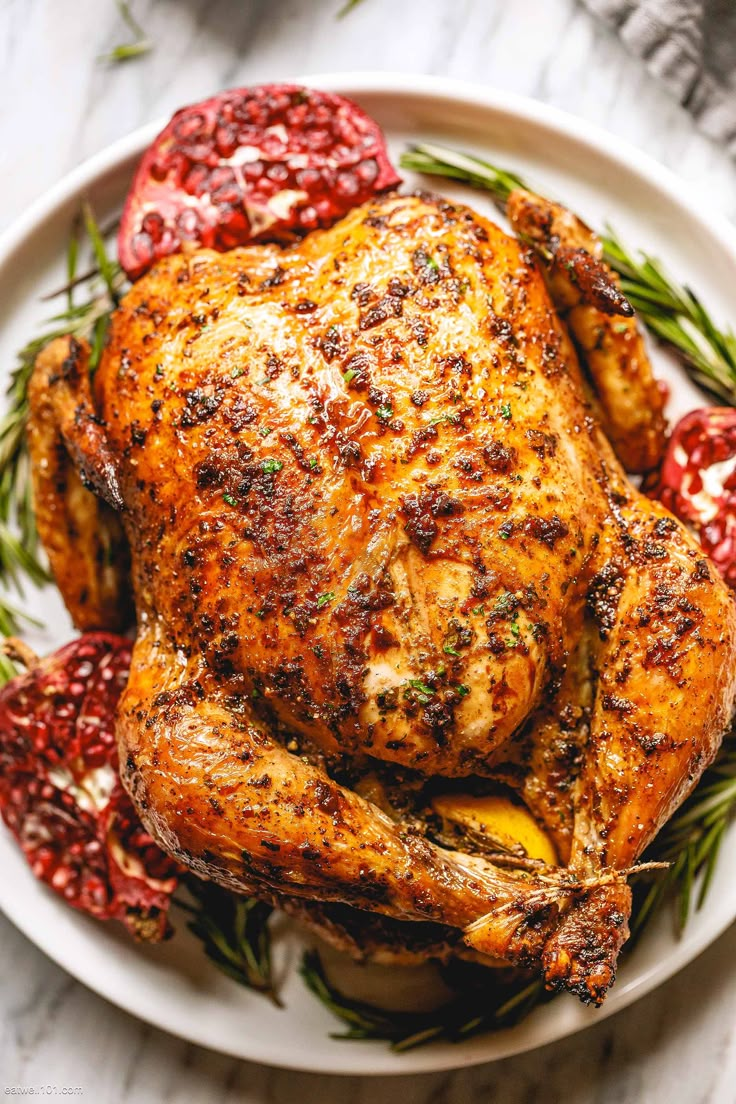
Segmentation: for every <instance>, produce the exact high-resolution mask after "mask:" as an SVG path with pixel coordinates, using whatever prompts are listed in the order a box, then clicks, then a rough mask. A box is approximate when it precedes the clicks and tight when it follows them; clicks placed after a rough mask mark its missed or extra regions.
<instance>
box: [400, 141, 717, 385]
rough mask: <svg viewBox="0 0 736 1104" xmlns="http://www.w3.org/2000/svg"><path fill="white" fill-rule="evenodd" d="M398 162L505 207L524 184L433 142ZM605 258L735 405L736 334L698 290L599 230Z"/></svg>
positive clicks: (646, 318)
mask: <svg viewBox="0 0 736 1104" xmlns="http://www.w3.org/2000/svg"><path fill="white" fill-rule="evenodd" d="M400 164H401V166H402V168H405V169H411V170H412V171H414V172H420V173H427V174H428V175H431V176H443V177H447V178H450V179H452V180H458V181H460V182H462V183H463V184H469V185H471V186H473V187H476V188H482V189H483V190H484V191H486V192H489V193H490V195H491V196H492V197H493V199H494V201H495V202H496V203H497V204H498V206H499V207H500V208H501V209H504V208H505V206H506V204H507V202H508V199H509V196H510V195H511V192H512V191H513V190H514V189H515V188H526V187H527V185H526V184H525V183H524V181H523V180H522V178H521V177H520V176H518V175H517V174H516V173H513V172H506V171H505V170H503V169H499V168H497V167H496V166H495V165H491V164H490V163H489V162H488V161H484V160H483V159H482V158H480V157H475V156H473V155H472V154H466V153H459V152H458V151H457V150H453V149H448V148H446V147H445V146H441V145H437V144H434V143H425V144H423V145H418V146H414V147H412V148H411V149H410V150H407V151H406V152H405V153H403V154H402V156H401V158H400ZM601 241H602V242H603V255H604V259H605V261H606V262H607V264H609V265H610V266H611V268H613V269H614V270H615V271H616V272H617V273H618V274H619V276H620V277H621V288H622V290H623V292H624V294H625V295H626V296H627V298H628V299H629V301H630V302H631V305H632V306H633V307H634V309H635V310H636V311H637V313H638V315H639V317H640V318H641V320H642V322H643V323H644V325H645V326H646V327H647V329H648V330H649V331H650V332H651V333H652V334H654V335H655V337H657V338H659V340H660V341H663V342H664V343H665V344H667V345H668V346H670V347H671V348H672V349H673V350H674V351H675V352H676V353H677V354H678V356H679V358H680V360H681V361H682V363H683V365H684V366H685V368H686V369H687V371H688V372H689V373H690V375H691V376H692V377H693V379H694V380H695V381H696V383H698V384H699V385H700V386H701V387H703V388H705V390H707V391H709V392H710V393H711V394H713V395H716V396H717V397H718V398H719V399H722V400H723V401H725V402H727V403H729V404H730V405H732V406H733V405H736V334H734V332H733V330H732V329H730V328H728V329H719V327H718V326H716V324H715V323H714V322H713V320H712V318H711V317H710V315H709V314H708V312H707V311H706V310H705V308H704V307H703V304H702V303H701V302H700V299H699V298H698V296H697V295H696V294H695V293H694V292H693V291H691V290H690V288H688V287H684V286H681V285H679V284H678V283H677V281H675V280H674V279H673V278H672V277H671V276H670V275H669V273H667V272H666V271H665V269H664V268H663V266H662V264H661V262H660V261H658V260H657V259H656V258H655V257H652V256H650V255H649V254H648V253H644V252H637V253H632V252H631V251H630V250H629V249H627V248H626V246H625V245H624V244H623V243H622V242H621V240H620V239H619V238H618V237H617V236H616V234H615V233H614V232H613V231H612V230H611V229H610V227H607V228H606V231H605V233H603V234H601Z"/></svg>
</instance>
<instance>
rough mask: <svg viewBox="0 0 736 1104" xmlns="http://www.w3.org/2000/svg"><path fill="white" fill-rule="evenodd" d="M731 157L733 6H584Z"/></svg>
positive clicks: (624, 1) (594, 0)
mask: <svg viewBox="0 0 736 1104" xmlns="http://www.w3.org/2000/svg"><path fill="white" fill-rule="evenodd" d="M583 2H584V3H585V4H586V5H587V7H589V8H590V9H591V10H592V11H594V12H595V13H596V14H597V15H600V16H602V17H603V18H604V19H605V20H607V21H608V22H609V23H611V24H612V25H613V26H614V27H615V28H616V29H617V30H618V32H619V34H620V35H621V38H622V39H623V41H624V42H625V43H626V44H627V46H629V47H630V49H632V50H633V51H635V52H636V53H638V54H640V55H641V57H642V58H644V60H645V61H646V63H647V66H648V68H649V69H650V70H651V72H653V73H654V74H655V75H656V76H658V77H660V78H661V79H662V80H663V81H664V82H665V83H666V84H667V85H668V86H669V87H670V88H671V89H672V91H673V92H674V93H675V94H676V95H677V97H678V98H679V100H680V103H682V104H684V105H685V107H686V108H687V109H688V110H689V111H691V112H692V114H693V115H694V117H695V118H696V119H697V121H698V123H699V125H700V126H701V127H702V129H703V130H704V131H705V132H706V133H707V134H709V135H710V136H711V137H712V138H715V139H716V140H717V141H719V142H722V143H723V144H724V145H725V147H726V148H727V149H728V151H729V152H730V153H731V154H732V155H733V156H734V157H736V0H583Z"/></svg>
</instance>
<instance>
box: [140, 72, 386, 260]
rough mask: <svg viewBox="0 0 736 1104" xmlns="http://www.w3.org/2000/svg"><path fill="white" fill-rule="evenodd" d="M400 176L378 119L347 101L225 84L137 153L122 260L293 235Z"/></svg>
mask: <svg viewBox="0 0 736 1104" xmlns="http://www.w3.org/2000/svg"><path fill="white" fill-rule="evenodd" d="M399 183H400V179H399V177H398V176H397V175H396V172H395V171H394V169H393V167H392V165H391V163H390V161H389V159H388V154H387V152H386V146H385V142H384V139H383V135H382V134H381V131H380V129H379V127H378V125H377V124H376V123H375V122H374V121H373V120H372V119H371V118H370V117H369V116H368V115H366V114H365V112H364V111H362V110H361V109H360V108H359V107H358V106H357V105H356V104H354V103H352V101H350V100H346V99H345V98H344V97H343V96H337V95H334V94H332V93H329V92H318V91H316V90H313V89H308V88H300V87H298V86H296V85H262V86H260V87H255V88H236V89H232V90H231V91H228V92H222V93H220V94H219V95H217V96H214V97H213V98H212V99H210V100H206V101H204V102H203V103H199V104H194V105H193V106H191V107H186V108H183V109H182V110H181V111H179V112H177V114H176V115H175V116H174V117H173V119H172V120H171V122H170V123H169V124H168V126H167V127H166V128H165V129H164V130H163V131H162V132H161V134H159V136H158V138H156V140H155V141H154V142H153V144H152V145H151V146H150V147H149V149H148V150H147V152H146V153H145V154H144V155H143V159H142V160H141V163H140V165H139V167H138V170H137V172H136V174H135V177H134V179H133V184H132V186H131V189H130V192H129V194H128V198H127V201H126V204H125V209H124V211H123V217H122V221H121V225H120V234H119V237H118V253H119V256H120V263H121V264H122V266H123V268H124V269H125V271H126V272H127V273H128V275H129V276H130V278H131V279H137V278H138V277H139V276H142V275H143V273H144V272H146V271H147V270H148V269H149V268H150V267H151V265H152V264H154V262H155V261H156V260H158V259H160V258H161V257H164V256H166V255H167V254H168V253H173V252H176V251H177V250H178V249H179V248H180V247H181V245H182V242H185V241H192V242H197V243H199V244H201V245H206V246H209V247H211V248H213V249H219V250H225V249H232V248H233V247H234V246H236V245H245V244H247V243H248V242H249V241H255V240H258V241H277V242H288V241H290V240H292V239H293V238H294V236H295V235H298V234H303V233H305V232H307V231H308V230H312V229H314V228H315V227H318V226H330V225H331V224H332V223H333V222H336V221H337V220H338V219H339V218H341V217H342V215H344V214H346V213H347V212H348V211H349V210H350V208H351V207H354V206H356V205H357V204H360V203H363V202H364V201H365V200H367V199H370V198H371V196H373V195H375V194H377V193H379V192H383V191H386V190H387V189H388V188H393V187H395V186H396V185H397V184H399ZM233 211H235V212H237V214H238V216H239V217H238V218H237V219H236V218H234V217H233ZM152 219H153V220H154V221H151V220H152Z"/></svg>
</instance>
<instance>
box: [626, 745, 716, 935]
mask: <svg viewBox="0 0 736 1104" xmlns="http://www.w3.org/2000/svg"><path fill="white" fill-rule="evenodd" d="M734 814H736V744H735V743H734V732H733V731H731V733H730V734H729V736H727V737H726V740H725V741H724V744H723V747H722V748H721V751H720V753H719V755H718V757H717V759H716V761H715V763H714V764H713V766H712V767H711V768H710V770H708V771H707V772H706V774H705V776H704V777H703V778H702V779H701V781H700V783H699V785H698V786H697V788H696V790H695V792H694V793H693V794H692V795H691V797H690V798H689V799H688V800H687V801H686V802H685V804H684V805H683V806H682V807H681V808H680V809H679V810H678V812H677V813H676V814H675V815H674V816H673V817H672V819H671V820H670V821H669V822H668V823H667V824H666V825H665V826H664V828H663V829H662V831H661V832H660V833H659V835H658V836H657V838H656V840H655V841H654V843H653V844H652V846H651V847H650V848H649V849H648V851H647V853H646V855H645V856H644V858H645V859H657V860H664V861H666V862H669V863H670V864H671V865H670V866H669V867H668V869H667V870H666V871H665V872H664V873H663V874H659V875H657V877H656V879H655V881H654V882H653V884H652V885H651V886H650V887H649V889H648V890H647V892H646V893H645V894H644V895H643V896H642V897H641V898H640V900H639V902H638V903H637V907H636V910H635V914H634V920H633V923H632V926H631V931H632V937H633V938H636V937H637V936H638V935H639V934H640V933H641V932H642V931H643V929H644V927H645V925H646V923H647V921H648V920H649V919H650V918H651V917H652V916H653V915H654V913H655V912H656V911H657V910H658V909H659V908H660V907H661V906H662V905H663V903H664V902H665V901H668V900H674V902H675V914H676V920H677V927H678V930H679V931H680V932H682V931H683V930H684V928H685V926H686V924H687V922H688V919H689V918H690V916H691V915H692V912H693V911H694V910H695V911H697V910H698V909H700V908H702V906H703V903H704V902H705V900H706V897H707V895H708V890H709V889H710V886H711V882H712V880H713V874H714V872H715V868H716V863H717V861H718V855H719V852H720V847H721V843H722V841H723V837H724V835H725V832H726V829H727V828H728V826H729V824H730V823H731V821H732V820H733V817H734ZM698 879H699V884H698Z"/></svg>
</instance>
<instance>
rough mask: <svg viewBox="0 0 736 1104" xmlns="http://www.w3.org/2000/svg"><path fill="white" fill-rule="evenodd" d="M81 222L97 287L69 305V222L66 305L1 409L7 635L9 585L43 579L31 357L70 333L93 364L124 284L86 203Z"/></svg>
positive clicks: (0, 580)
mask: <svg viewBox="0 0 736 1104" xmlns="http://www.w3.org/2000/svg"><path fill="white" fill-rule="evenodd" d="M83 215H84V226H85V229H86V233H87V237H88V238H89V242H90V246H91V250H92V253H93V255H94V257H95V259H96V262H97V267H96V269H95V270H94V271H93V272H92V273H89V274H88V276H89V277H91V278H94V277H96V276H97V275H98V273H99V275H101V277H102V281H103V285H104V286H103V287H102V288H99V289H96V290H94V289H93V290H92V293H91V296H90V298H89V299H88V300H87V302H85V303H81V304H78V305H77V304H75V302H74V287H75V286H76V284H77V279H76V269H77V262H78V256H79V248H80V241H79V233H78V227H77V226H76V225H75V229H74V232H73V233H72V236H71V239H70V243H69V248H68V252H67V265H66V269H67V284H66V286H65V287H64V288H62V289H60V294H61V293H64V294H66V296H67V304H66V309H65V310H64V311H62V312H60V313H59V314H55V315H53V316H52V317H51V318H49V320H48V322H47V323H46V327H45V328H44V331H43V332H42V333H41V334H40V335H39V336H38V337H34V338H33V339H32V340H31V341H29V342H28V344H27V345H25V346H24V347H23V348H22V349H21V350H20V352H19V353H18V361H17V364H16V367H15V369H14V370H13V372H12V374H11V377H10V383H9V385H8V388H7V392H6V395H7V400H8V403H7V411H6V413H5V415H4V416H3V417H2V418H1V419H0V586H2V594H0V634H2V635H3V636H11V635H13V634H14V633H16V632H18V631H19V628H20V625H21V623H23V622H25V623H29V622H31V619H30V618H29V617H28V615H27V614H25V613H24V612H22V611H21V610H18V609H16V608H15V606H14V605H13V604H12V603H11V602H10V601H8V599H7V592H8V589H9V588H11V587H12V588H13V589H14V590H15V591H16V592H17V593H18V594H19V595H20V596H21V597H23V594H24V591H23V580H24V579H28V580H30V582H32V583H33V584H34V585H36V586H42V585H43V584H44V583H46V582H47V581H48V574H47V572H46V569H45V567H44V566H43V564H42V562H41V560H40V559H39V556H38V536H37V533H36V524H35V519H34V514H33V504H32V500H31V478H30V474H31V473H30V463H29V458H28V451H27V448H26V439H25V427H26V422H27V420H28V397H27V391H28V382H29V380H30V378H31V373H32V372H33V366H34V364H35V361H36V357H37V356H38V354H39V353H40V352H41V350H42V349H43V348H44V346H46V345H47V344H48V343H49V342H50V341H53V340H54V338H57V337H64V336H66V335H69V334H71V335H72V336H75V337H85V338H89V339H90V340H91V341H92V345H93V353H92V357H91V365H92V367H93V368H94V367H96V365H97V361H98V360H99V356H100V353H101V352H102V348H103V345H104V339H105V335H106V333H107V325H108V321H109V317H110V312H111V310H112V309H113V307H114V305H115V303H116V302H117V299H118V297H119V295H120V292H121V290H122V288H123V285H124V277H123V275H122V273H121V271H120V268H119V266H118V265H117V264H116V263H114V262H113V261H111V260H110V259H109V258H108V256H107V253H106V251H105V246H104V241H103V238H102V235H101V233H100V230H99V227H98V226H97V223H96V221H95V218H94V215H93V213H92V210H91V208H90V207H89V205H88V204H85V208H84V213H83Z"/></svg>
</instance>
